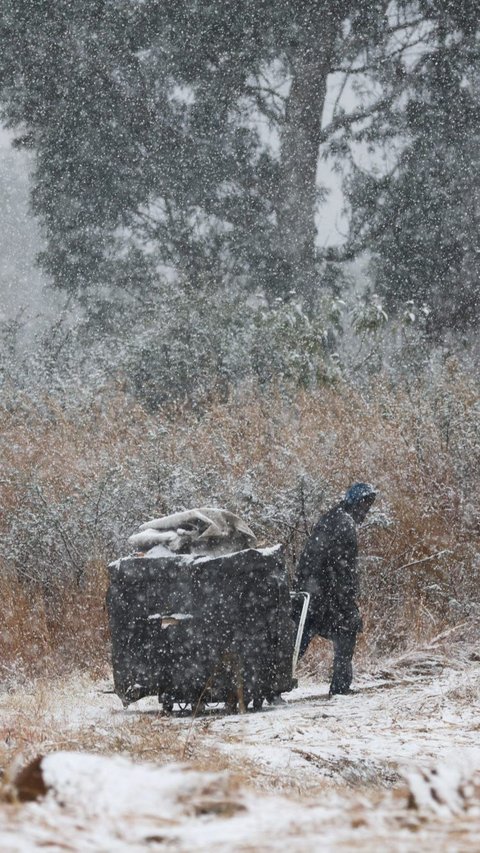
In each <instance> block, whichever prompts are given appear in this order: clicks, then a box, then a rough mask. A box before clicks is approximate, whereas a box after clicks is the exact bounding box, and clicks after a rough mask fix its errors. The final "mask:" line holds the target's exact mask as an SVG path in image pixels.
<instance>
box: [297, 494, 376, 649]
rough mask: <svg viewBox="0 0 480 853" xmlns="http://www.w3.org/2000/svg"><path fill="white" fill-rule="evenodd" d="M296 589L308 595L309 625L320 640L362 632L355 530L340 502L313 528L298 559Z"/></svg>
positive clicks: (353, 523) (343, 505)
mask: <svg viewBox="0 0 480 853" xmlns="http://www.w3.org/2000/svg"><path fill="white" fill-rule="evenodd" d="M296 587H297V589H302V590H306V591H307V592H309V593H310V595H311V600H310V608H309V617H308V622H309V624H310V626H311V628H314V629H315V632H316V633H318V634H320V635H321V636H322V637H327V638H331V637H332V636H334V635H335V634H338V633H352V632H357V631H360V630H361V629H362V620H361V617H360V613H359V610H358V606H357V598H358V595H359V579H358V572H357V529H356V525H355V522H354V520H353V518H352V516H351V515H350V514H349V513H348V512H346V510H345V504H344V502H343V501H342V502H341V503H339V504H337V505H336V506H334V507H332V509H330V510H329V511H328V512H326V513H325V514H324V515H322V516H321V517H320V519H319V520H318V522H317V524H316V525H315V527H314V529H313V531H312V534H311V536H310V538H309V539H308V541H307V544H306V545H305V548H304V550H303V552H302V554H301V556H300V560H299V563H298V568H297V575H296Z"/></svg>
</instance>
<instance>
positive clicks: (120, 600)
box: [107, 546, 299, 711]
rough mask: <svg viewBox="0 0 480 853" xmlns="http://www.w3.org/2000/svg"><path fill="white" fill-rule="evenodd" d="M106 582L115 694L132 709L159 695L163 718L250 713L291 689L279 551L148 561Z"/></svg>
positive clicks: (113, 570)
mask: <svg viewBox="0 0 480 853" xmlns="http://www.w3.org/2000/svg"><path fill="white" fill-rule="evenodd" d="M109 573H110V585H109V590H108V594H107V606H108V614H109V621H110V631H111V639H112V663H113V677H114V686H115V692H116V693H117V695H118V696H119V697H120V699H121V700H122V702H123V704H124V705H125V706H127V705H128V704H130V703H131V702H135V701H137V700H138V699H140V698H142V697H143V696H151V695H156V696H158V698H159V701H160V702H162V704H163V708H164V710H166V711H171V710H172V708H173V705H174V703H178V704H179V705H180V706H181V707H182V706H184V705H185V706H186V705H187V704H188V705H190V706H191V708H192V709H193V710H195V709H197V708H198V707H201V706H203V705H204V704H206V703H208V702H224V703H225V704H226V706H227V707H230V708H231V709H232V710H233V709H234V708H235V707H236V706H237V705H238V707H239V709H240V710H245V708H246V706H247V705H248V703H249V702H250V701H251V702H252V703H253V707H254V708H255V709H259V708H261V706H262V703H263V700H264V699H266V700H268V701H272V699H274V697H275V696H278V695H279V694H280V693H282V692H285V691H288V690H291V689H292V687H293V686H294V684H295V682H294V678H293V670H292V663H293V659H294V651H295V646H298V642H299V640H298V631H297V632H296V631H295V625H294V623H293V621H292V618H291V603H290V592H289V585H288V576H287V571H286V567H285V562H284V558H283V553H282V549H281V547H280V546H276V547H274V548H264V549H256V548H248V549H246V550H242V551H237V552H236V553H233V554H227V555H223V556H203V557H202V556H193V555H190V554H184V555H182V554H171V555H168V556H153V554H152V556H151V557H149V555H148V553H147V554H146V555H144V556H133V557H127V558H125V559H121V560H117V561H116V562H115V563H112V564H111V565H110V566H109ZM295 633H297V638H295ZM296 639H297V642H296V641H295V640H296Z"/></svg>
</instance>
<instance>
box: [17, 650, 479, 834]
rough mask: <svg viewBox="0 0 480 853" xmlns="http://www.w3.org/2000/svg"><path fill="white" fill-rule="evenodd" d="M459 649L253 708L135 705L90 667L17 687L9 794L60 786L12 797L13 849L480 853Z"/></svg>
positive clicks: (473, 754) (473, 710) (471, 694)
mask: <svg viewBox="0 0 480 853" xmlns="http://www.w3.org/2000/svg"><path fill="white" fill-rule="evenodd" d="M448 645H450V644H447V643H444V644H443V645H442V644H440V643H439V644H434V645H432V646H430V647H428V648H424V649H422V650H418V651H416V652H412V653H409V654H406V655H404V656H403V657H397V658H396V659H392V660H390V661H387V662H383V665H382V666H381V667H379V668H378V669H377V670H376V671H375V670H374V669H373V668H372V667H370V668H366V669H364V670H363V671H361V672H360V673H359V675H358V677H357V680H356V683H355V687H356V692H355V693H354V694H353V695H351V696H344V697H342V696H338V697H335V698H334V699H331V700H329V699H328V697H327V690H328V685H327V684H316V683H313V682H312V681H308V680H304V681H302V682H301V686H300V687H299V688H298V689H297V690H294V691H293V692H292V693H290V694H285V697H284V698H285V700H286V704H285V705H281V706H278V707H266V708H265V709H264V711H263V712H261V713H256V714H255V713H252V712H250V713H248V714H247V715H246V716H224V715H222V714H221V713H220V711H219V709H214V708H212V709H210V711H209V712H208V713H207V714H206V715H205V716H202V717H198V718H196V719H193V718H192V717H191V716H186V715H182V714H181V713H180V712H178V713H177V714H174V715H173V717H166V716H163V715H162V714H161V712H160V710H159V706H158V704H157V702H156V701H155V700H154V699H143V700H141V701H140V702H138V703H137V704H136V705H132V706H131V707H130V708H129V709H127V710H123V708H122V706H121V703H120V701H119V700H118V699H117V697H116V696H114V695H112V694H111V693H108V692H104V691H106V690H107V689H108V684H107V682H101V683H99V682H92V681H91V680H90V679H88V678H87V677H86V676H83V677H80V676H78V677H76V678H70V679H68V680H58V681H56V682H48V683H47V682H41V683H37V684H36V685H35V686H30V687H28V688H27V687H23V688H21V689H18V690H16V691H15V692H12V693H5V694H3V695H2V696H1V697H0V722H1V728H0V757H1V759H2V763H3V765H4V767H5V768H7V770H6V773H5V777H4V792H5V796H6V797H8V796H9V797H10V799H12V798H15V796H16V795H18V792H20V795H21V797H20V798H21V799H22V792H23V794H25V793H26V792H27V791H28V789H29V788H31V787H32V785H33V788H35V790H38V791H40V793H41V791H46V794H45V793H44V794H43V795H41V796H40V797H39V799H37V800H36V801H32V802H13V803H12V802H10V803H4V804H3V805H0V809H1V812H2V814H1V821H0V849H1V850H5V851H24V850H25V851H27V850H32V849H41V848H44V847H48V849H50V850H54V851H55V850H78V851H84V850H96V851H116V850H119V851H121V850H145V849H159V850H160V849H161V850H178V851H191V850H198V851H202V850H205V851H206V850H210V849H215V850H232V851H263V850H265V851H267V850H285V849H288V850H293V851H310V850H312V851H313V850H319V849H322V850H326V851H328V850H335V851H336V850H352V849H354V848H355V849H359V850H379V851H385V850H392V851H409V850H412V851H413V850H416V851H417V850H425V851H427V850H432V849H435V848H436V849H437V850H439V851H440V850H448V851H470V850H472V851H474V850H475V851H478V850H479V849H480V741H479V731H480V716H479V711H480V654H477V652H476V650H475V648H472V647H471V646H468V647H467V646H466V645H461V644H453V645H452V647H451V648H450V649H448ZM447 649H448V650H447ZM38 755H41V756H44V757H43V758H42V760H41V761H40V763H39V764H38V766H35V767H33V768H32V772H31V773H30V774H29V773H27V774H26V775H24V778H23V780H22V779H21V777H20V782H19V783H18V784H17V787H15V785H14V784H13V780H14V778H15V774H16V773H18V769H19V768H20V767H25V765H26V764H27V763H28V761H29V760H32V759H33V758H34V757H35V756H38Z"/></svg>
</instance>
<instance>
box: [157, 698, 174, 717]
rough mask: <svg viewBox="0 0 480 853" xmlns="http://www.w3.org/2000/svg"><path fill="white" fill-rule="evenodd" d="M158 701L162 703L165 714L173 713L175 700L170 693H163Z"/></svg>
mask: <svg viewBox="0 0 480 853" xmlns="http://www.w3.org/2000/svg"><path fill="white" fill-rule="evenodd" d="M158 701H159V702H161V703H162V709H163V712H164V714H171V713H172V711H173V699H172V697H171V696H170V695H169V694H168V693H161V694H160V696H159V697H158Z"/></svg>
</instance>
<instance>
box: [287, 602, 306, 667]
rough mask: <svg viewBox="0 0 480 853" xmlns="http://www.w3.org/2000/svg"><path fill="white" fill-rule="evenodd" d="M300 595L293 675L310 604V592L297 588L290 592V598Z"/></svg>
mask: <svg viewBox="0 0 480 853" xmlns="http://www.w3.org/2000/svg"><path fill="white" fill-rule="evenodd" d="M298 596H301V598H303V605H302V612H301V614H300V621H299V623H298V628H297V636H296V638H295V648H294V650H293V660H292V676H294V675H295V670H296V668H297V663H298V657H299V654H300V646H301V644H302V637H303V630H304V628H305V621H306V618H307V613H308V607H309V604H310V593H309V592H305V590H298V591H297V592H291V593H290V598H298Z"/></svg>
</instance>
